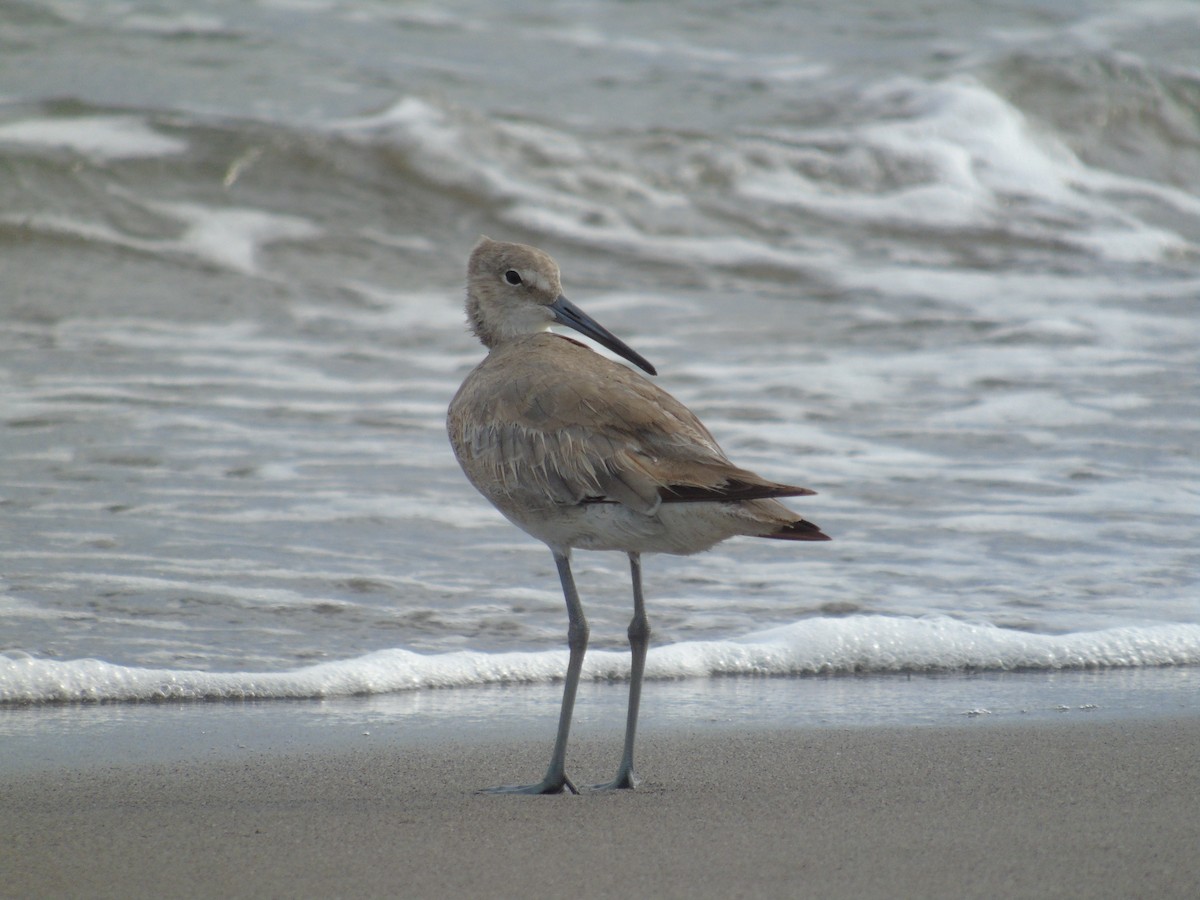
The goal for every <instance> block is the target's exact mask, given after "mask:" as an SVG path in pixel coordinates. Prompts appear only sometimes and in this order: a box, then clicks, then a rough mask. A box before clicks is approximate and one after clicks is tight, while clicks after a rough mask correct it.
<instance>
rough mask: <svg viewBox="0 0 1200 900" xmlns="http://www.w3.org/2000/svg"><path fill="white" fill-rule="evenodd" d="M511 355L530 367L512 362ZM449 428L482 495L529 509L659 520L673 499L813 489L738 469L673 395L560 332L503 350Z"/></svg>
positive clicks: (466, 391) (474, 382) (467, 391)
mask: <svg viewBox="0 0 1200 900" xmlns="http://www.w3.org/2000/svg"><path fill="white" fill-rule="evenodd" d="M512 353H519V356H517V357H516V359H517V360H519V364H517V363H516V362H514V359H513V358H511V357H508V358H505V355H506V354H512ZM488 368H491V369H492V372H491V373H489V372H487V369H488ZM499 370H502V371H503V372H504V375H505V378H504V379H503V380H499V379H497V378H495V377H493V375H494V373H495V372H496V371H499ZM450 432H451V441H452V442H453V443H454V446H455V451H456V453H457V454H458V456H459V460H460V462H461V463H462V465H463V468H464V470H466V472H467V475H468V477H470V478H471V480H472V481H473V482H474V483H475V484H476V486H477V487H479V489H480V490H481V491H483V492H484V493H485V494H489V495H490V494H496V495H503V496H508V497H513V496H524V497H525V500H526V502H531V501H532V502H536V500H537V499H538V498H543V499H544V501H549V502H550V503H554V504H578V503H584V502H616V503H622V504H624V505H626V506H628V507H630V508H632V509H635V510H638V511H639V512H643V513H647V514H649V513H653V512H654V511H655V510H656V509H657V508H658V505H659V504H660V503H664V502H668V503H670V502H694V501H704V500H707V501H713V500H751V499H759V498H765V497H781V496H795V495H800V494H807V493H812V492H811V491H808V490H807V489H805V488H799V487H795V486H792V485H783V484H777V483H775V482H771V481H767V480H766V479H764V478H761V477H759V476H758V475H755V474H754V473H753V472H749V471H747V470H745V469H740V468H738V467H736V466H734V465H733V464H732V463H731V462H729V460H728V459H727V458H726V457H725V454H724V453H722V451H721V448H720V447H719V446H718V445H717V442H716V441H715V440H714V439H713V436H712V435H711V434H710V433H709V431H708V429H707V428H705V427H704V425H703V424H702V423H701V422H700V420H699V419H697V418H696V416H695V415H694V414H693V413H692V412H691V410H689V409H688V408H687V407H686V406H684V405H683V404H682V403H680V402H679V401H678V400H676V399H675V398H674V397H672V396H671V395H670V394H668V393H666V392H665V391H663V390H662V389H661V388H659V387H657V386H656V385H654V384H653V383H652V382H650V381H648V380H647V379H645V378H643V377H642V376H641V375H639V374H637V373H636V372H634V371H632V370H631V369H629V368H627V367H625V366H623V365H620V364H618V363H614V362H611V361H610V360H608V359H606V358H604V357H602V356H600V355H599V354H596V353H594V352H592V351H591V350H588V349H587V348H585V347H583V346H582V345H579V344H577V343H575V342H574V341H572V340H570V339H567V338H561V337H558V336H554V335H538V336H534V337H530V338H527V339H523V340H521V341H519V342H513V344H512V345H506V346H505V347H504V348H501V349H500V350H497V351H493V354H492V356H491V357H489V358H488V360H486V361H485V362H484V363H483V364H482V365H481V366H480V368H479V369H477V370H476V372H475V373H473V374H472V376H470V377H468V379H467V381H466V382H464V384H463V387H462V389H461V390H460V391H459V395H458V396H456V397H455V400H454V402H453V403H452V404H451V409H450Z"/></svg>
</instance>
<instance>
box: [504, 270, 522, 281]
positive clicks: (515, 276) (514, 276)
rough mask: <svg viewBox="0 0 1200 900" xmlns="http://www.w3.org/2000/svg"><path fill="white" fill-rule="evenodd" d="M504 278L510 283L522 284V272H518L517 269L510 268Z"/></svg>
mask: <svg viewBox="0 0 1200 900" xmlns="http://www.w3.org/2000/svg"><path fill="white" fill-rule="evenodd" d="M504 280H505V281H507V282H508V283H509V284H520V283H521V273H520V272H518V271H517V270H516V269H509V270H508V271H507V272H505V273H504Z"/></svg>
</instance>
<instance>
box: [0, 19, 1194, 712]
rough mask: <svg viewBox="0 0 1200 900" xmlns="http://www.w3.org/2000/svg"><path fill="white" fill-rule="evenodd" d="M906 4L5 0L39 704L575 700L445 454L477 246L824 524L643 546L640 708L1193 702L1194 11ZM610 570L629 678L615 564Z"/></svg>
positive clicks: (6, 605) (6, 588)
mask: <svg viewBox="0 0 1200 900" xmlns="http://www.w3.org/2000/svg"><path fill="white" fill-rule="evenodd" d="M876 7H877V5H872V4H859V3H850V4H840V5H838V6H837V7H836V9H834V8H832V7H829V6H828V5H826V4H760V3H748V2H747V3H734V4H728V3H707V4H687V5H686V6H683V5H677V4H672V3H668V2H666V0H658V2H648V3H640V4H605V3H592V2H573V3H551V4H545V3H540V2H538V3H535V2H523V3H511V4H504V5H503V6H502V7H497V6H495V5H492V4H485V3H481V2H479V0H473V2H472V0H464V2H452V3H437V4H433V3H428V4H421V3H412V4H403V5H398V4H391V3H385V2H362V0H356V2H349V0H346V2H337V0H328V2H323V0H303V2H300V0H268V2H257V3H244V2H236V3H235V2H211V3H206V4H203V5H201V6H199V7H198V6H196V5H195V4H185V3H182V2H179V0H162V2H157V3H154V2H134V3H130V2H125V0H122V2H116V0H49V2H37V3H34V2H30V3H16V4H7V5H5V7H4V8H3V10H0V466H2V474H0V703H4V704H8V705H9V706H14V707H20V708H18V709H15V710H13V713H14V714H17V715H22V716H24V715H34V714H36V712H37V711H34V710H27V709H24V708H23V707H26V706H28V705H30V704H47V703H63V702H68V703H69V702H74V701H142V700H172V701H175V700H187V699H200V698H208V699H219V698H225V699H230V698H237V699H255V700H270V699H277V698H279V699H281V698H293V699H294V698H336V697H346V696H357V697H373V696H392V695H395V694H398V693H399V694H402V695H404V696H409V695H415V696H419V695H422V694H424V693H427V692H428V691H429V690H430V689H432V688H450V689H452V690H453V691H460V690H462V689H470V688H479V687H480V686H484V685H528V689H529V690H531V691H542V690H543V689H544V688H545V686H547V685H550V684H551V683H552V682H554V681H555V680H557V679H558V678H560V677H561V674H562V671H563V667H564V665H565V656H566V654H565V649H564V646H563V645H564V643H565V624H566V623H565V613H564V610H563V604H562V598H561V593H560V589H559V586H558V581H557V578H556V576H555V573H554V566H553V563H552V560H551V558H550V554H549V553H548V552H547V551H546V549H545V548H544V547H543V546H541V545H540V544H538V543H537V542H535V541H533V540H532V539H530V538H528V537H526V536H525V535H523V534H522V533H520V532H519V531H517V530H516V529H515V528H513V527H512V526H510V525H509V524H508V523H506V522H505V521H504V520H503V519H502V518H501V517H500V516H499V514H498V513H496V512H495V511H494V510H492V509H491V508H490V507H489V506H488V505H487V504H486V502H485V501H483V500H482V498H480V497H478V496H477V495H476V494H475V493H474V492H473V490H472V489H471V488H470V486H469V485H468V484H467V482H466V480H465V479H464V478H463V476H462V474H461V473H460V472H459V470H458V467H457V465H456V463H455V462H454V459H453V456H452V454H451V452H450V449H449V447H448V445H447V442H446V438H445V432H444V415H445V409H446V405H447V403H448V402H449V400H450V398H451V397H452V396H453V393H454V391H455V389H456V388H457V385H458V384H459V383H460V382H461V380H462V378H463V377H464V376H465V374H466V373H467V371H469V369H470V368H471V367H472V366H473V365H474V364H475V363H476V362H477V361H478V360H479V359H480V358H482V355H483V351H482V348H481V347H480V346H479V345H478V344H477V343H476V342H475V341H474V339H473V338H472V337H471V336H470V335H469V333H467V331H466V329H465V326H464V323H463V315H462V309H461V303H462V296H463V284H462V282H463V268H464V263H465V259H466V255H467V253H468V252H469V250H470V248H471V246H472V245H473V243H474V242H475V240H476V239H477V236H478V235H479V234H481V233H484V234H488V235H490V236H492V237H494V238H498V239H508V240H518V241H523V242H528V243H533V244H536V245H538V246H541V247H543V248H544V249H546V250H548V251H550V252H551V253H552V254H554V255H555V257H556V258H557V259H558V261H559V263H560V264H561V266H562V269H563V276H564V284H565V289H566V292H567V294H568V296H570V297H571V299H573V300H574V301H575V302H577V303H578V304H579V305H580V306H581V307H583V308H584V309H585V310H587V311H588V312H590V313H591V314H592V315H594V316H595V317H596V318H597V319H599V320H600V321H601V322H603V323H604V324H605V325H606V326H607V327H609V328H610V329H611V330H612V331H614V332H615V333H616V334H618V335H620V336H621V337H622V338H623V339H625V340H627V341H628V342H629V344H630V345H631V346H633V347H634V348H635V349H637V350H638V351H639V352H641V353H642V354H644V355H645V356H646V357H647V358H649V359H650V360H651V361H652V362H653V363H654V364H655V365H656V366H657V367H658V369H659V372H660V373H661V374H660V376H659V379H658V381H659V383H660V384H661V385H662V386H663V387H665V388H666V389H667V390H669V391H671V392H672V393H674V394H675V395H676V396H678V397H680V399H682V400H683V401H684V402H686V403H688V404H689V405H690V406H691V407H692V408H693V409H695V410H696V411H697V413H698V414H699V415H700V416H701V418H702V419H704V421H705V422H706V424H708V426H709V427H710V428H711V430H712V431H713V432H714V433H715V434H716V436H717V437H718V439H719V440H720V441H721V443H722V445H723V446H724V448H725V449H726V451H727V452H728V453H729V455H730V456H731V457H732V458H733V459H734V460H735V461H736V462H738V463H740V464H741V465H744V466H747V467H749V468H752V469H755V470H756V471H759V472H761V473H762V474H764V475H766V476H768V477H773V478H777V479H779V480H784V481H789V482H795V483H800V484H804V485H807V486H809V487H811V488H813V489H815V490H817V491H818V495H817V496H815V497H810V498H802V499H799V500H797V501H796V502H795V504H794V505H795V508H797V509H798V510H800V511H802V512H803V514H804V515H805V516H806V517H807V518H810V519H812V520H813V521H815V522H817V523H819V524H820V525H821V527H822V528H823V529H824V530H825V531H826V532H827V533H829V534H830V535H832V536H833V538H834V541H833V542H832V543H829V544H820V545H799V546H791V545H781V544H779V543H777V542H755V541H752V540H748V539H745V540H734V541H730V542H727V543H726V544H723V545H721V546H720V547H718V548H716V549H715V550H714V551H712V552H710V553H707V554H703V555H700V556H697V557H692V558H687V559H677V558H667V557H651V558H648V559H647V561H646V585H645V586H646V593H647V598H648V607H649V612H650V617H651V622H652V626H653V628H654V648H653V649H652V651H651V654H650V660H649V675H650V677H651V678H654V679H656V680H683V681H686V682H687V683H689V684H694V685H699V686H700V691H701V694H703V693H704V692H705V691H708V693H709V695H710V696H714V697H715V696H716V695H717V694H720V693H722V692H727V691H728V690H729V689H728V687H725V686H724V685H727V684H728V682H729V679H728V678H724V677H722V676H764V675H815V674H821V675H831V674H832V675H836V674H840V673H855V674H858V675H864V674H865V675H868V676H875V675H878V676H881V677H888V676H891V677H903V676H904V675H905V674H907V675H909V676H911V675H913V674H914V673H950V674H951V675H953V674H955V673H959V674H962V673H979V672H997V673H1006V672H1012V671H1027V672H1058V671H1060V670H1063V669H1068V670H1095V671H1096V672H1104V671H1106V670H1120V671H1123V672H1127V671H1129V670H1131V669H1145V668H1148V667H1165V668H1168V669H1171V670H1172V671H1176V670H1177V671H1178V672H1180V673H1181V678H1182V680H1181V681H1178V682H1176V681H1173V682H1171V683H1172V684H1190V685H1191V687H1190V688H1189V689H1188V690H1189V691H1190V693H1189V694H1188V696H1194V692H1195V685H1194V683H1193V682H1194V679H1191V680H1190V681H1189V680H1188V678H1187V677H1186V676H1187V675H1188V674H1189V672H1188V669H1187V667H1191V666H1195V665H1197V664H1200V579H1198V577H1197V573H1198V572H1200V62H1198V60H1197V57H1196V54H1195V48H1196V46H1200V19H1198V18H1197V17H1196V15H1195V5H1194V4H1192V3H1183V2H1181V3H1173V2H1154V3H1142V2H1133V0H1126V2H1093V3H1081V4H1055V3H1036V2H1024V3H1022V2H1017V3H1007V4H1001V5H980V4H976V3H971V2H967V0H939V2H936V3H933V4H926V5H925V6H924V7H922V8H921V11H920V12H916V13H914V12H905V13H899V12H895V13H891V12H887V11H883V10H880V9H878V8H876ZM575 571H576V579H577V582H578V584H579V587H580V590H581V593H582V594H583V598H584V602H585V608H586V610H587V613H588V616H589V619H590V621H591V623H592V648H593V649H592V651H591V652H590V653H589V657H588V664H587V668H586V669H585V673H586V676H587V677H588V678H589V679H592V680H594V681H595V682H597V683H598V684H600V685H605V684H608V683H610V682H614V683H619V682H620V681H621V680H622V679H623V678H624V677H625V676H626V674H627V671H628V662H627V653H626V651H625V649H624V646H625V644H624V629H625V625H626V622H627V621H628V618H629V615H630V598H629V586H628V576H627V572H626V562H625V560H624V558H623V557H621V556H620V555H618V554H588V553H578V554H576V556H575ZM814 681H815V680H814ZM988 683H993V682H988ZM995 683H998V682H995ZM1126 683H1127V682H1122V684H1126ZM538 696H539V697H540V693H539V694H538ZM793 696H794V701H789V702H794V703H795V705H796V706H795V708H796V709H799V708H801V707H802V706H803V704H804V702H805V694H804V692H803V691H795V692H792V693H791V694H788V697H793ZM1156 696H1171V693H1170V690H1166V691H1163V692H1162V693H1161V694H1157V695H1156ZM971 702H972V703H976V702H977V703H979V704H980V705H981V706H986V705H987V698H986V692H984V694H983V696H982V697H979V696H977V697H976V698H975V699H973V700H972V701H971ZM702 707H703V702H702V701H700V702H698V703H697V704H696V705H695V708H702ZM786 708H787V703H783V704H782V709H783V711H782V712H781V713H780V715H781V716H786V715H787V712H786ZM6 721H8V723H9V725H8V726H6V727H12V728H18V729H19V728H20V727H25V726H23V725H21V726H18V725H16V724H14V722H15V720H14V719H12V718H11V717H6Z"/></svg>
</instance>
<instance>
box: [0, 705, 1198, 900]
mask: <svg viewBox="0 0 1200 900" xmlns="http://www.w3.org/2000/svg"><path fill="white" fill-rule="evenodd" d="M548 749H549V748H548V746H547V745H546V744H545V742H544V741H538V742H516V743H514V742H506V743H495V744H487V743H469V744H462V743H453V742H446V741H443V742H440V743H436V744H428V745H422V746H419V747H417V748H413V747H390V748H389V747H379V746H374V747H371V748H368V749H353V748H346V749H332V750H331V749H328V748H322V749H319V750H314V751H313V752H311V753H310V752H289V753H286V754H277V753H263V752H248V753H247V754H246V755H245V756H243V757H240V758H239V757H230V758H226V759H222V760H217V761H213V760H205V761H196V762H176V763H163V764H155V765H149V764H142V765H136V766H122V765H120V764H119V762H114V763H111V764H107V765H104V766H97V767H92V768H88V769H62V770H54V771H44V772H37V773H28V772H27V773H24V774H11V773H10V774H8V775H5V776H3V777H2V778H0V826H2V827H3V831H4V833H5V839H4V840H3V841H2V842H0V872H2V873H3V878H2V879H0V895H3V896H5V897H34V896H37V897H49V896H55V897H216V896H224V897H272V896H274V897H285V896H287V897H334V896H338V897H383V896H388V897H461V896H475V897H564V896H581V897H622V898H629V897H801V896H814V897H816V896H821V897H881V898H882V897H928V898H933V897H947V898H949V897H956V898H962V897H996V896H1006V897H1082V896H1086V897H1133V896H1142V897H1150V896H1153V897H1159V898H1163V897H1180V898H1183V897H1188V898H1190V897H1195V896H1198V895H1200V853H1197V849H1196V848H1197V847H1200V802H1198V801H1200V764H1198V763H1200V718H1171V719H1165V718H1157V719H1155V718H1151V719H1136V718H1130V719H1119V720H1116V721H1097V722H1086V721H1085V722H1074V723H1063V724H1059V723H1056V722H1053V721H1051V722H1037V723H1032V724H996V723H982V722H981V723H972V724H968V725H958V726H953V727H916V728H883V727H877V728H851V729H837V730H828V729H814V730H789V731H761V730H760V731H749V732H736V731H732V730H719V729H718V730H707V731H695V732H689V731H685V730H675V731H672V732H667V733H659V734H650V735H648V736H647V737H646V739H645V740H644V742H643V745H642V747H641V752H640V754H639V768H640V770H641V771H642V772H643V773H644V774H645V776H646V780H645V782H644V784H643V786H642V788H641V789H640V790H638V791H637V792H634V793H630V792H620V793H614V794H591V795H587V794H585V795H583V796H559V797H514V796H496V795H480V794H476V793H474V792H473V791H472V789H473V788H477V787H483V786H488V785H492V784H498V783H504V782H506V781H511V780H514V779H517V778H528V779H530V780H532V779H535V778H536V777H538V776H540V774H541V770H542V767H543V765H544V763H545V759H544V757H545V755H546V753H547V752H548ZM618 755H619V735H616V734H614V735H611V736H606V737H604V738H603V739H602V740H591V741H589V742H587V743H586V744H585V745H581V746H578V747H575V748H574V749H573V752H572V754H571V757H570V761H571V767H570V772H571V774H572V775H573V777H575V778H576V779H577V780H581V781H583V780H597V781H599V780H601V779H602V778H606V777H608V776H609V775H610V774H611V773H610V772H609V771H608V770H609V769H610V768H611V767H612V766H613V765H615V761H616V758H617V756H618Z"/></svg>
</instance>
